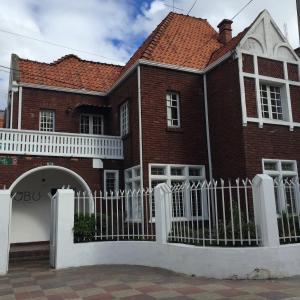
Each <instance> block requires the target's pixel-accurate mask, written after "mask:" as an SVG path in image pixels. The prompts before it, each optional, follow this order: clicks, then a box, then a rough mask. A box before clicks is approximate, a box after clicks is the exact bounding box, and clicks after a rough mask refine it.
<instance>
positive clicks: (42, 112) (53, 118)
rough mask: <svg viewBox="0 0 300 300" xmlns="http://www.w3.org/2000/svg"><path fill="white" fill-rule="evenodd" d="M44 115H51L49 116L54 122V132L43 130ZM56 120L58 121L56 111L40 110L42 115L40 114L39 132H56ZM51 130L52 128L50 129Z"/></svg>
mask: <svg viewBox="0 0 300 300" xmlns="http://www.w3.org/2000/svg"><path fill="white" fill-rule="evenodd" d="M44 113H49V116H50V118H51V120H52V123H53V127H52V130H44V129H42V128H43V127H42V118H43V117H42V115H43V114H44ZM55 120H56V117H55V111H54V110H51V109H42V110H40V113H39V130H40V131H43V132H54V131H55ZM49 128H50V127H49Z"/></svg>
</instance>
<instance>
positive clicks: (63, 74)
mask: <svg viewBox="0 0 300 300" xmlns="http://www.w3.org/2000/svg"><path fill="white" fill-rule="evenodd" d="M18 68H19V81H20V82H23V83H33V84H39V85H48V86H58V87H66V88H72V89H85V90H88V91H99V92H107V91H108V90H109V89H110V87H111V86H112V85H113V83H114V82H115V81H116V80H117V78H118V77H119V75H120V71H121V69H122V67H121V66H117V65H111V64H104V63H96V62H91V61H86V60H81V59H80V58H78V57H77V56H75V55H67V56H64V57H62V58H60V59H59V60H57V61H55V62H53V63H50V64H47V63H41V62H36V61H31V60H27V59H21V58H20V59H19V61H18Z"/></svg>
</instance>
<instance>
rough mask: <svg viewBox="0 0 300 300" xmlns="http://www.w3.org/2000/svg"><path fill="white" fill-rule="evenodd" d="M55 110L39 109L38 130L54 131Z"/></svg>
mask: <svg viewBox="0 0 300 300" xmlns="http://www.w3.org/2000/svg"><path fill="white" fill-rule="evenodd" d="M54 123H55V112H54V111H47V110H44V111H41V112H40V130H41V131H48V132H51V131H54Z"/></svg>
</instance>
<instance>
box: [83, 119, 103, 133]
mask: <svg viewBox="0 0 300 300" xmlns="http://www.w3.org/2000/svg"><path fill="white" fill-rule="evenodd" d="M80 133H84V134H97V135H100V134H103V116H102V115H90V114H82V115H80Z"/></svg>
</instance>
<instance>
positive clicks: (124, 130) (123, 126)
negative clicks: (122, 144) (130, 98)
mask: <svg viewBox="0 0 300 300" xmlns="http://www.w3.org/2000/svg"><path fill="white" fill-rule="evenodd" d="M128 133H129V110H128V102H125V103H124V104H122V105H121V107H120V134H121V136H125V135H126V134H128Z"/></svg>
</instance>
